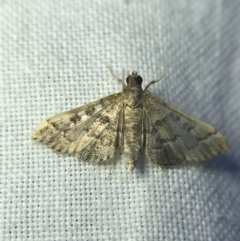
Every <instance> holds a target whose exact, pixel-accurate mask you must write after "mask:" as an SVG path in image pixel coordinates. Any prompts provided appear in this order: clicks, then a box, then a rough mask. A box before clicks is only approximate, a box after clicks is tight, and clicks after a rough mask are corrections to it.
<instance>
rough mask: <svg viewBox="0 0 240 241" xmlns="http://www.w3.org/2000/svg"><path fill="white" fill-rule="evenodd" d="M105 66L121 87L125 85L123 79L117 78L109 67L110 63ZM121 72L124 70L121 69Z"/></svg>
mask: <svg viewBox="0 0 240 241" xmlns="http://www.w3.org/2000/svg"><path fill="white" fill-rule="evenodd" d="M107 68H108V69H109V71H110V73H111V74H112V76H113V78H115V79H117V80H118V81H119V82H120V83H121V84H122V86H123V87H126V85H125V83H124V81H123V80H122V79H120V78H118V77H117V76H116V75H115V74H114V73H113V70H112V67H111V66H110V65H107ZM123 72H124V70H123Z"/></svg>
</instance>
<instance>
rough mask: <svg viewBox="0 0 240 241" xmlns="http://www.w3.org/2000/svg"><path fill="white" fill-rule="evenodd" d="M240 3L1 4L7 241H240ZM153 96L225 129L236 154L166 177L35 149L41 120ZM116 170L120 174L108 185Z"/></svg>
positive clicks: (151, 169)
mask: <svg viewBox="0 0 240 241" xmlns="http://www.w3.org/2000/svg"><path fill="white" fill-rule="evenodd" d="M239 40H240V4H239V0H231V1H228V0H209V1H192V0H190V1H186V0H178V1H167V0H160V1H152V0H148V1H147V0H140V1H139V0H133V1H132V0H125V1H124V0H117V1H110V0H101V1H100V0H99V1H97V0H94V1H84V0H73V1H67V0H52V1H49V0H25V1H22V0H8V1H1V2H0V60H1V62H0V87H1V88H0V91H1V93H0V94H1V95H0V96H1V103H0V108H1V109H0V123H1V131H0V138H1V139H0V148H1V149H0V157H1V159H0V161H1V216H0V221H1V222H0V223H1V232H0V240H5V241H10V240H11V241H12V240H17V241H18V240H24V241H25V240H31V241H42V240H49V241H50V240H56V241H65V240H68V241H77V240H99V241H102V240H104V241H106V240H111V241H112V240H128V241H130V240H151V241H154V240H156V241H159V240H166V241H173V240H179V241H183V240H184V241H189V240H194V241H215V240H218V241H226V240H227V241H236V240H239V237H240V228H239V227H240V226H239V223H240V215H239V213H240V189H239V187H240V148H239V146H240V138H239V130H240V121H239V120H240V101H239V100H240V98H239V96H240V94H239V93H240V81H239V76H240V68H239V66H240V57H239V56H240V41H239ZM106 64H111V66H112V68H113V70H114V73H115V74H116V75H118V76H122V69H124V70H125V75H127V73H129V71H132V70H136V71H138V72H139V74H141V76H142V77H143V79H144V82H143V86H146V84H147V83H148V82H149V81H151V80H152V79H157V78H159V77H160V76H161V75H163V74H164V73H166V72H168V76H167V77H166V78H165V79H164V80H163V81H161V82H160V83H157V84H156V85H154V86H151V87H150V88H149V90H150V91H151V92H152V93H153V94H154V95H156V96H158V97H160V98H163V99H165V100H166V101H168V102H170V103H171V104H173V105H175V106H176V107H178V108H179V109H181V110H183V111H185V112H187V113H189V114H191V115H193V116H195V117H198V118H200V119H201V120H203V121H206V122H207V123H210V124H212V125H213V126H215V127H216V128H218V129H219V130H220V131H221V132H222V133H223V134H224V135H225V136H226V138H227V139H228V141H229V143H230V145H231V151H230V152H229V153H227V154H223V155H220V156H218V157H214V158H213V159H211V160H209V161H207V162H203V163H201V164H199V165H187V166H183V167H180V168H172V169H169V170H167V171H165V173H164V174H163V173H161V172H160V171H159V169H158V168H157V167H156V166H154V164H152V163H150V162H148V161H146V160H140V161H139V163H138V164H137V168H136V169H135V170H134V172H133V173H131V172H129V171H128V170H127V169H126V163H125V162H124V159H123V158H122V157H121V156H120V157H119V158H118V161H117V162H116V164H115V165H112V166H111V165H101V166H99V165H93V164H91V163H86V162H80V161H78V160H76V159H75V158H74V157H73V156H68V155H60V154H57V153H54V152H52V150H50V149H48V148H47V147H46V146H44V145H41V144H39V143H36V142H34V141H32V140H31V138H30V136H31V132H32V131H33V129H34V128H35V127H36V126H37V125H38V124H40V123H41V122H42V121H43V120H45V119H46V118H48V117H49V116H52V115H54V114H56V113H59V112H61V111H64V110H68V109H71V108H75V107H77V106H81V105H83V104H86V103H88V102H90V101H93V100H96V99H98V98H101V97H104V96H106V95H108V94H111V93H114V92H116V91H118V90H120V89H121V84H119V83H118V82H117V81H116V80H115V79H114V78H113V77H112V76H111V74H110V73H109V70H108V69H107V68H106ZM110 169H112V170H111V176H110V178H108V179H107V177H108V174H109V172H110Z"/></svg>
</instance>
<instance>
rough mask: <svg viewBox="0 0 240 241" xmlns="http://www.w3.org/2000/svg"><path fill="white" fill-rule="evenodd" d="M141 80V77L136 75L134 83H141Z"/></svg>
mask: <svg viewBox="0 0 240 241" xmlns="http://www.w3.org/2000/svg"><path fill="white" fill-rule="evenodd" d="M142 82H143V79H142V77H141V76H139V75H138V76H137V78H136V84H138V85H141V84H142Z"/></svg>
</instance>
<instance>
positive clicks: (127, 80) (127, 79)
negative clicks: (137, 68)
mask: <svg viewBox="0 0 240 241" xmlns="http://www.w3.org/2000/svg"><path fill="white" fill-rule="evenodd" d="M130 77H131V76H130V75H129V76H128V77H127V78H126V82H127V84H128V82H129V78H130Z"/></svg>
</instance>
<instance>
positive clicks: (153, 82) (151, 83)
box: [144, 72, 168, 91]
mask: <svg viewBox="0 0 240 241" xmlns="http://www.w3.org/2000/svg"><path fill="white" fill-rule="evenodd" d="M166 75H168V72H167V73H165V74H164V75H163V76H161V77H160V79H157V80H152V81H151V82H150V83H148V85H147V86H146V87H145V89H144V91H146V90H147V89H148V87H149V86H150V85H153V84H155V83H157V82H158V81H160V80H162V79H163V78H164V77H165V76H166Z"/></svg>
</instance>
